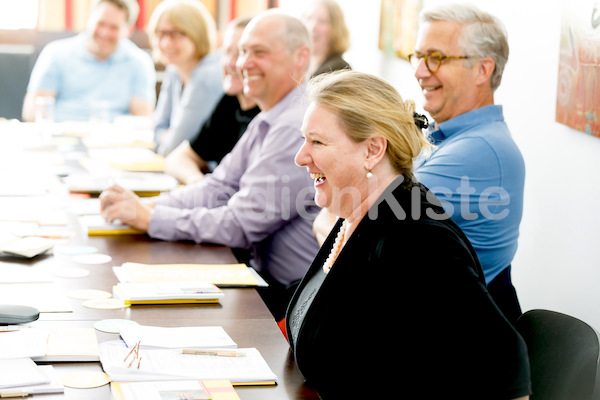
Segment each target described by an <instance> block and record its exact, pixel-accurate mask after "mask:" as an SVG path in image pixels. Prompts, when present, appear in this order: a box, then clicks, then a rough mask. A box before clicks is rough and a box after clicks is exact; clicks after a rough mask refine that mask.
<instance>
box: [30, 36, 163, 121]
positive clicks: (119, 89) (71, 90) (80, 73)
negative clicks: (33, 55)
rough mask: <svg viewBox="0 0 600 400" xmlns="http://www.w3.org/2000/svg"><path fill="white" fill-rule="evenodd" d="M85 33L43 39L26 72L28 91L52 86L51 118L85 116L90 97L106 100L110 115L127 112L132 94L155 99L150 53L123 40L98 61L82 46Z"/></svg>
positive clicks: (154, 75)
mask: <svg viewBox="0 0 600 400" xmlns="http://www.w3.org/2000/svg"><path fill="white" fill-rule="evenodd" d="M87 35H88V34H87V33H85V32H83V33H81V34H79V35H77V36H74V37H70V38H66V39H60V40H56V41H54V42H51V43H48V44H47V45H46V46H45V47H44V49H43V50H42V52H41V53H40V56H39V57H38V59H37V61H36V63H35V66H34V68H33V70H32V72H31V77H30V79H29V86H28V88H27V90H28V91H37V90H52V91H56V103H55V106H54V107H55V110H54V112H55V119H56V121H65V120H80V121H81V120H88V119H89V118H90V110H91V108H92V105H93V104H94V102H97V101H108V102H109V103H110V116H111V119H112V118H114V116H116V115H125V114H129V104H130V102H131V99H132V98H134V97H137V98H141V99H144V100H146V101H147V102H149V103H151V104H154V103H155V100H156V72H155V69H154V62H153V61H152V58H151V57H150V55H149V54H148V53H147V52H145V51H144V50H142V49H140V48H139V47H137V46H136V45H135V44H134V43H132V42H131V41H129V40H128V39H121V41H120V42H119V45H118V46H117V48H116V50H115V52H114V53H113V54H111V55H110V56H109V57H108V58H107V59H106V60H103V61H100V60H98V59H97V58H96V57H95V56H94V55H93V54H91V53H90V52H89V51H88V50H87V48H86V39H87V37H88V36H87Z"/></svg>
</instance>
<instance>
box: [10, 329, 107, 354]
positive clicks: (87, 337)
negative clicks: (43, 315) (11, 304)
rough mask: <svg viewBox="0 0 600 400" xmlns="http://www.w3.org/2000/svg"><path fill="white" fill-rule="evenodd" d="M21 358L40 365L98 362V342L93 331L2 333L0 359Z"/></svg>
mask: <svg viewBox="0 0 600 400" xmlns="http://www.w3.org/2000/svg"><path fill="white" fill-rule="evenodd" d="M24 357H28V358H31V359H32V360H34V361H43V362H63V361H65V362H75V361H82V362H87V361H98V340H97V339H96V333H95V332H94V329H93V328H60V329H58V328H57V329H51V330H45V329H39V328H24V329H20V330H18V331H14V332H3V333H2V340H1V341H0V359H11V358H24Z"/></svg>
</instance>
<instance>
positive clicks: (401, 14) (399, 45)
mask: <svg viewBox="0 0 600 400" xmlns="http://www.w3.org/2000/svg"><path fill="white" fill-rule="evenodd" d="M421 7H422V1H421V0H382V1H381V18H380V24H379V48H380V49H381V50H383V51H384V52H386V53H387V54H390V55H395V56H397V57H400V58H407V57H408V55H409V54H410V53H412V52H413V51H414V49H415V43H416V42H417V28H418V26H417V25H418V19H419V13H420V12H421Z"/></svg>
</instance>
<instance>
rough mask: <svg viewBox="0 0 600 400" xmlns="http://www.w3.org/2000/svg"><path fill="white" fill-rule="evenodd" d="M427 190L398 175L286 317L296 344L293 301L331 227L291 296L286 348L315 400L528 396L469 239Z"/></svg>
mask: <svg viewBox="0 0 600 400" xmlns="http://www.w3.org/2000/svg"><path fill="white" fill-rule="evenodd" d="M427 192H428V190H427V188H425V187H424V186H422V185H420V184H416V185H415V184H413V183H412V182H410V181H409V182H403V177H402V176H400V177H399V178H398V179H397V180H396V181H394V183H393V184H392V185H390V187H389V188H388V189H387V190H386V192H385V193H384V194H383V195H382V196H381V197H380V199H379V201H378V203H377V204H376V205H375V206H373V207H372V209H371V210H370V211H369V213H370V214H367V216H365V217H364V218H363V220H362V221H361V222H360V224H359V225H358V227H357V228H356V230H355V231H354V233H353V234H352V236H351V237H350V238H349V240H348V241H347V243H346V245H345V246H344V248H343V249H342V251H341V253H340V254H339V256H338V258H337V260H336V262H335V263H334V265H333V267H332V269H331V270H330V272H329V274H328V275H327V277H326V279H325V281H324V282H323V284H322V285H321V287H320V289H319V291H318V292H317V294H316V295H315V298H314V300H313V303H312V305H311V306H310V307H309V308H308V309H307V310H306V314H304V319H303V320H301V321H300V322H299V323H298V322H296V323H297V324H298V325H299V326H300V328H299V329H300V330H299V332H298V337H297V338H296V339H295V338H294V337H292V335H291V331H290V323H291V321H292V320H293V319H294V315H293V311H294V310H295V307H296V305H297V303H296V302H297V301H298V297H299V295H300V293H301V292H302V290H303V289H304V288H305V287H306V284H307V282H308V281H309V280H310V279H311V278H312V277H313V276H315V274H319V273H322V266H323V263H324V262H325V259H326V258H327V256H328V255H329V251H330V249H331V247H332V244H333V241H334V239H335V236H336V234H337V232H338V229H339V227H340V225H341V221H338V223H337V224H336V226H335V227H334V228H333V230H332V233H331V234H330V235H329V237H328V238H327V240H326V241H325V243H324V244H323V246H322V248H321V250H320V251H319V253H318V255H317V256H316V258H315V260H314V262H313V264H312V265H311V267H310V269H309V271H308V272H307V274H306V276H305V277H304V279H303V280H302V282H301V283H300V286H299V288H298V290H297V291H296V293H295V295H294V297H293V299H292V300H291V303H290V306H289V308H288V314H287V317H286V324H287V329H288V338H289V341H290V346H291V349H292V351H293V354H294V357H295V360H296V363H297V365H298V367H299V369H300V370H301V372H302V373H303V375H304V377H305V378H306V379H307V383H308V384H311V385H314V386H315V388H316V389H317V391H318V392H319V394H320V395H321V396H322V397H323V398H324V399H329V398H333V399H336V398H346V397H343V396H356V397H348V398H382V397H377V396H390V395H391V394H393V393H396V394H398V395H401V396H399V397H394V398H399V399H400V398H405V396H404V395H406V398H408V396H409V395H418V396H420V397H421V398H432V399H444V398H454V397H456V398H473V399H511V398H516V397H520V396H524V395H527V394H529V393H530V378H529V363H528V358H527V349H526V345H525V343H524V341H523V339H522V338H521V337H520V336H519V334H518V333H517V332H516V331H515V329H514V328H513V327H512V325H511V324H510V323H509V322H508V321H507V320H506V319H505V318H504V316H503V315H502V313H501V312H500V310H499V309H498V308H497V306H496V305H495V303H494V302H493V300H492V299H491V297H490V296H489V294H488V293H487V290H486V287H485V281H484V278H483V272H482V270H481V266H480V264H479V261H478V260H477V256H476V254H475V251H474V250H473V248H472V247H471V244H470V243H469V241H468V239H467V238H466V236H465V235H464V234H463V232H462V231H461V230H460V229H459V228H458V226H456V224H454V222H452V220H451V219H450V218H449V217H448V215H447V214H445V213H444V211H443V208H441V206H440V204H439V201H438V200H437V199H435V198H434V197H433V195H432V194H430V195H429V196H428V195H427ZM428 197H430V198H428ZM411 200H412V201H411ZM434 203H435V204H434ZM375 212H376V213H375ZM296 318H298V317H297V316H296ZM359 395H360V396H359ZM362 395H364V397H362ZM383 398H392V397H383Z"/></svg>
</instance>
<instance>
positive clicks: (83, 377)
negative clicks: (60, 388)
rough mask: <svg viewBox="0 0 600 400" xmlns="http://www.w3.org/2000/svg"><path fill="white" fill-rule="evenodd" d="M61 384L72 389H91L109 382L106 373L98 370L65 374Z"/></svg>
mask: <svg viewBox="0 0 600 400" xmlns="http://www.w3.org/2000/svg"><path fill="white" fill-rule="evenodd" d="M61 381H62V384H63V385H65V386H67V387H70V388H74V389H91V388H97V387H100V386H104V385H106V384H107V383H109V379H108V375H107V374H105V373H104V372H100V371H79V372H72V373H70V374H68V375H65V376H63V377H62V379H61Z"/></svg>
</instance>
